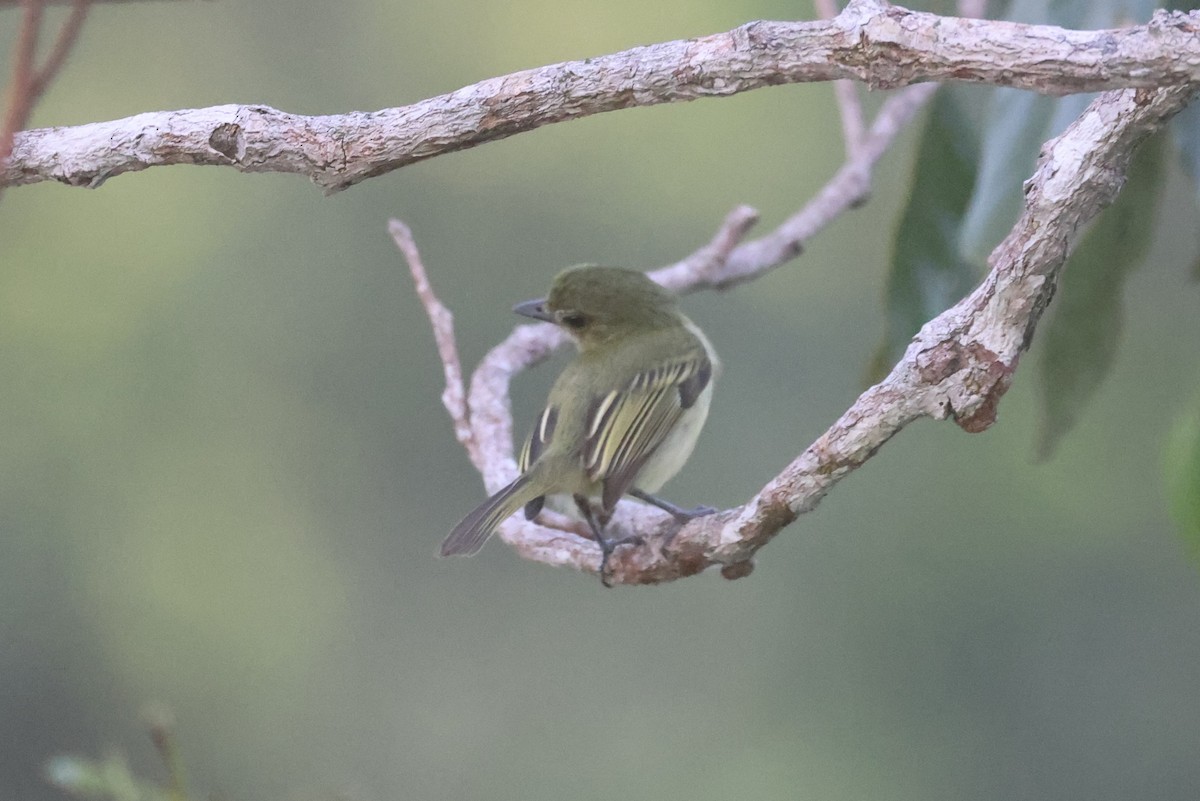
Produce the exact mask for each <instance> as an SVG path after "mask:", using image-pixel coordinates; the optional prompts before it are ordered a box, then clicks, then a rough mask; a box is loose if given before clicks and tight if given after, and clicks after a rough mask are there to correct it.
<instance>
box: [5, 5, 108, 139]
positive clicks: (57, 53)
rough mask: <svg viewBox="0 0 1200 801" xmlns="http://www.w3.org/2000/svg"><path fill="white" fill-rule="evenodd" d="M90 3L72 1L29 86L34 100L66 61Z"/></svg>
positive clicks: (44, 89) (85, 17)
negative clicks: (52, 44)
mask: <svg viewBox="0 0 1200 801" xmlns="http://www.w3.org/2000/svg"><path fill="white" fill-rule="evenodd" d="M91 2H92V0H72V3H71V15H70V16H69V17H67V20H66V22H64V23H63V25H62V27H61V28H59V30H58V36H57V38H55V40H54V46H53V47H52V48H51V49H50V55H48V56H47V57H46V60H45V62H43V64H42V66H41V68H40V69H39V70H38V71H37V74H36V75H34V77H33V80H32V81H31V82H30V84H29V92H30V94H31V95H33V97H34V98H35V99H36V98H39V97H41V95H42V93H43V92H45V91H46V87H47V86H49V85H50V82H51V81H53V80H54V76H55V75H57V74H58V71H59V70H60V69H61V68H62V65H63V63H64V62H65V61H66V60H67V55H68V54H69V53H70V52H71V48H72V47H74V46H75V42H76V40H77V39H78V38H79V31H80V30H81V29H82V28H83V22H84V20H85V19H87V13H88V7H89V5H90V4H91ZM22 127H23V126H22Z"/></svg>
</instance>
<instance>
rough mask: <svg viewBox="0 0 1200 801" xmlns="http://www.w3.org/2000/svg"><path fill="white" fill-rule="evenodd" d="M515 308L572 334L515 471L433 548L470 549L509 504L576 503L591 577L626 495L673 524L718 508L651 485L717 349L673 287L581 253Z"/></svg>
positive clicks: (674, 465)
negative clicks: (545, 291) (588, 543)
mask: <svg viewBox="0 0 1200 801" xmlns="http://www.w3.org/2000/svg"><path fill="white" fill-rule="evenodd" d="M513 311H514V312H516V313H517V314H520V315H523V316H525V317H530V318H532V319H534V320H541V321H545V322H548V323H553V324H554V325H556V326H558V327H559V328H562V329H563V330H564V331H566V332H567V334H569V335H570V338H571V339H572V340H574V343H575V345H576V346H577V352H576V354H575V357H574V358H573V359H572V360H571V361H570V362H569V363H568V364H567V365H566V366H565V367H564V368H563V370H562V372H561V373H560V374H559V376H558V378H557V380H555V382H554V385H553V386H552V387H551V389H550V393H549V395H548V396H547V399H546V405H545V408H544V409H543V410H542V412H541V414H539V415H538V417H537V420H536V423H535V424H534V426H533V429H532V431H531V432H530V434H529V436H528V437H527V438H526V440H525V444H524V446H523V447H522V448H521V451H520V457H519V459H518V468H519V471H520V474H519V475H518V476H517V478H516V479H515V480H514V481H513V482H512V483H510V484H509V485H508V486H506V487H504V488H503V489H501V490H500V491H498V492H497V493H495V494H494V495H492V496H491V497H490V498H488V499H487V500H486V501H484V502H483V503H481V504H480V505H479V506H477V507H476V508H475V509H474V510H472V511H471V512H470V513H469V514H468V515H467V516H466V517H464V518H463V519H462V520H461V521H460V522H459V523H458V525H456V526H455V527H454V528H453V529H452V530H451V532H450V534H449V535H448V536H447V537H446V539H445V541H444V542H443V543H442V547H441V555H442V556H451V555H461V556H470V555H472V554H475V553H477V552H478V551H479V549H480V548H482V547H483V544H484V542H486V541H487V539H488V537H490V536H491V534H492V532H494V531H495V530H496V528H497V527H498V526H499V525H500V524H501V523H502V522H504V521H505V520H506V519H508V518H509V517H511V516H512V515H513V514H515V513H516V512H517V511H518V510H520V509H522V508H523V509H524V512H525V517H526V519H529V520H533V519H534V518H535V517H537V515H538V514H539V513H540V512H541V510H542V508H543V507H544V506H545V505H546V503H547V499H550V501H551V508H562V507H563V506H564V503H565V505H566V506H567V507H568V508H569V504H570V503H571V502H573V503H574V505H575V508H576V509H577V510H578V512H579V514H580V516H582V518H583V520H584V521H585V522H586V523H587V525H588V527H589V529H590V530H591V532H592V535H593V537H594V538H595V540H596V544H597V545H598V546H599V548H600V551H601V562H600V570H599V573H600V580H601V582H602V583H603V584H604V585H605V586H610V584H609V581H608V575H607V568H608V561H609V557H610V556H611V555H612V553H613V551H614V550H615V549H616V548H617V547H618V546H620V545H623V544H626V543H628V542H640V539H639V538H636V537H629V538H625V539H622V540H619V541H614V540H613V539H609V538H607V537H606V536H605V535H604V527H605V525H606V524H607V523H608V521H609V519H610V518H611V517H612V514H613V511H614V510H615V508H616V505H617V501H618V500H620V499H621V498H622V497H623V496H625V495H630V496H632V497H634V498H637V499H639V500H641V501H644V502H646V503H649V504H652V505H654V506H657V507H658V508H660V509H663V510H664V511H666V512H668V513H670V514H671V515H672V516H673V517H674V518H675V519H676V520H677V521H679V522H680V524H682V523H684V522H686V521H687V520H690V519H692V518H694V517H698V516H700V515H705V514H711V513H712V512H714V511H716V510H715V509H713V508H712V507H708V506H697V507H694V508H683V507H680V506H677V505H675V504H673V503H670V502H669V501H665V500H663V499H661V498H658V497H656V496H654V495H653V494H651V493H654V492H657V491H658V490H659V489H660V488H661V487H662V485H663V484H665V483H666V482H667V481H668V480H670V479H671V478H672V477H673V476H674V475H675V474H676V473H677V472H678V471H679V469H680V468H681V467H683V465H684V463H685V462H686V461H687V459H688V457H689V456H691V453H692V450H693V448H694V447H695V444H696V439H697V438H698V436H699V434H700V430H701V429H702V428H703V426H704V422H705V419H706V418H707V416H708V409H709V404H710V402H711V399H712V392H713V381H714V378H715V377H716V374H717V373H718V372H719V370H720V361H719V359H718V358H717V355H716V352H715V351H714V350H713V347H712V344H711V343H710V342H709V341H708V338H707V337H706V336H705V335H704V333H703V332H702V331H701V330H700V328H699V327H698V326H696V324H695V323H693V322H692V321H691V320H689V319H688V318H687V317H686V316H685V315H684V314H683V313H682V312H681V311H680V310H679V308H678V305H677V302H676V297H675V295H673V294H672V293H670V292H668V291H667V290H666V289H665V288H663V287H662V286H660V285H659V284H657V283H655V282H654V281H653V280H652V279H650V278H649V277H648V276H646V275H645V274H644V273H642V272H639V271H638V270H632V269H627V268H624V267H606V266H598V265H579V266H576V267H569V268H567V269H566V270H563V271H562V272H560V273H559V274H558V275H557V276H556V277H555V278H554V280H553V283H552V284H551V287H550V293H549V295H547V296H546V297H545V298H539V299H537V300H530V301H526V302H524V303H518V304H517V305H516V306H514V307H513Z"/></svg>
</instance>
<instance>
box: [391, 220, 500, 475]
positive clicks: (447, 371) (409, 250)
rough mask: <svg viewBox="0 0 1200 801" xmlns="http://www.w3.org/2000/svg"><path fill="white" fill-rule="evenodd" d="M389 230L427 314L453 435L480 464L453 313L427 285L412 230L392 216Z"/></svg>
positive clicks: (477, 465) (444, 402) (444, 401)
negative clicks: (405, 262)
mask: <svg viewBox="0 0 1200 801" xmlns="http://www.w3.org/2000/svg"><path fill="white" fill-rule="evenodd" d="M388 233H390V234H391V235H392V240H393V241H394V242H395V243H396V247H397V248H399V249H400V252H401V253H402V254H404V259H405V261H407V262H408V269H409V272H411V273H412V277H413V283H414V284H415V285H416V289H417V297H418V298H420V299H421V305H422V306H424V307H425V313H426V314H427V315H429V324H430V325H431V326H432V327H433V338H434V340H435V341H436V342H437V349H438V356H440V357H441V359H442V372H443V374H444V375H445V378H446V388H445V389H444V390H443V391H442V405H443V406H445V407H446V411H447V412H448V413H449V414H450V419H451V421H453V423H454V436H455V438H457V439H458V441H459V442H460V443H462V445H463V447H464V448H466V449H467V454H468V455H469V456H470V457H471V461H472V462H473V463H475V466H476V467H482V464H483V463H482V460H481V459H480V456H479V445H478V443H476V441H475V434H474V432H473V431H472V430H471V420H470V418H469V417H468V414H467V401H466V391H465V388H464V385H463V373H462V361H461V360H460V359H459V356H458V344H457V342H456V341H455V338H454V315H453V314H451V312H450V310H449V309H447V308H446V306H445V305H444V304H443V303H442V302H441V301H440V300H438V297H437V295H435V294H434V292H433V287H432V286H430V284H429V277H428V276H427V275H426V274H425V265H424V263H423V262H422V261H421V253H420V251H419V250H417V243H416V241H415V240H414V239H413V235H412V230H411V229H410V228H409V227H408V226H407V225H405V224H404V223H403V222H401V221H400V220H397V219H392V220H389V221H388Z"/></svg>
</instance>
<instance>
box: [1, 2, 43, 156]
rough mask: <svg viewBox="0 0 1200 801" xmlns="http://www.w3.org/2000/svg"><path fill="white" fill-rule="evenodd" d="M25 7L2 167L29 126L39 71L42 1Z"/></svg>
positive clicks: (11, 81) (10, 88)
mask: <svg viewBox="0 0 1200 801" xmlns="http://www.w3.org/2000/svg"><path fill="white" fill-rule="evenodd" d="M23 6H24V9H25V11H24V14H23V15H22V16H21V30H20V32H19V33H18V34H17V47H16V49H15V50H14V51H13V65H12V77H11V78H10V79H9V83H8V91H7V92H6V93H5V94H6V95H7V100H6V105H5V109H4V121H3V124H2V125H0V166H2V165H4V164H5V163H6V162H7V161H8V157H9V156H10V155H11V154H12V149H13V142H14V138H15V136H16V133H17V131H19V130H20V129H21V128H23V127H25V120H27V119H28V118H29V110H30V108H32V106H33V100H34V98H33V93H32V92H31V91H30V88H31V87H32V86H33V80H34V75H35V73H36V70H35V68H34V65H33V62H34V59H35V58H36V57H37V41H38V33H39V31H40V30H41V27H42V0H23Z"/></svg>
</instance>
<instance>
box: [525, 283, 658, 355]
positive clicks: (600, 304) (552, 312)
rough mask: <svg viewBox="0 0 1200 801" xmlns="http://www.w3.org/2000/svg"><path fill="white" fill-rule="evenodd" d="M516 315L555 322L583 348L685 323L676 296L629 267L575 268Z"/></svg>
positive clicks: (527, 303) (530, 301)
mask: <svg viewBox="0 0 1200 801" xmlns="http://www.w3.org/2000/svg"><path fill="white" fill-rule="evenodd" d="M513 311H515V312H516V313H517V314H522V315H524V316H526V317H532V318H533V319H535V320H545V321H546V322H549V323H554V324H555V325H557V326H559V327H560V328H563V329H564V330H566V332H567V333H569V334H570V335H571V336H572V337H574V338H575V340H576V341H577V342H578V343H579V346H580V347H581V348H588V347H591V346H594V345H599V344H603V343H607V342H611V341H613V340H614V339H616V338H619V337H623V336H629V335H633V334H638V333H643V332H646V331H652V330H655V329H660V328H667V327H670V326H674V325H679V323H680V318H679V313H678V312H677V311H676V309H675V296H674V295H672V294H671V293H670V292H668V291H667V290H665V289H663V288H662V287H661V286H659V285H658V284H656V283H655V282H654V281H652V280H650V279H649V278H647V277H646V275H645V273H641V272H638V271H637V270H629V269H626V268H624V267H598V266H595V265H581V266H579V267H570V268H568V269H566V270H563V271H562V272H561V273H559V274H558V275H557V276H556V277H555V279H554V283H553V285H551V287H550V294H549V295H548V296H547V297H545V298H539V299H537V300H529V301H526V302H524V303H518V304H517V305H516V306H514V307H513Z"/></svg>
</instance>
